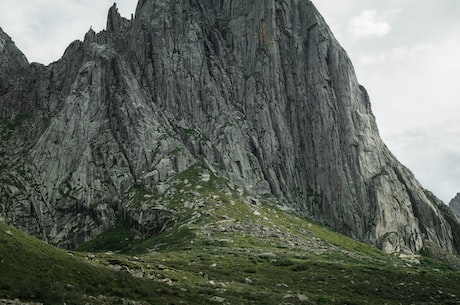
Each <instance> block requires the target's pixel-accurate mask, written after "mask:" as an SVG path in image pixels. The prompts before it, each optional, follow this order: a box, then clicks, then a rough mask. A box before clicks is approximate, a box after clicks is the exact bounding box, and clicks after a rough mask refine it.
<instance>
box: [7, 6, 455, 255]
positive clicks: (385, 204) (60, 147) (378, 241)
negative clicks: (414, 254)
mask: <svg viewBox="0 0 460 305" xmlns="http://www.w3.org/2000/svg"><path fill="white" fill-rule="evenodd" d="M7 52H10V53H11V54H12V55H11V56H13V55H14V54H16V53H17V51H15V50H14V49H11V48H10V49H9V51H7ZM27 69H28V70H27V72H25V73H22V76H21V78H20V79H13V80H11V79H9V80H10V81H11V82H12V83H13V85H12V86H9V88H8V89H7V90H5V92H4V93H3V94H2V95H1V97H0V116H1V118H2V123H1V124H2V126H0V127H2V128H1V130H2V135H1V136H2V139H3V141H2V145H1V150H0V153H1V154H2V162H3V164H2V165H0V168H1V169H2V170H1V171H0V179H1V181H2V184H1V185H0V196H1V202H2V205H1V208H2V210H1V215H2V217H3V218H4V219H5V220H6V221H7V222H8V223H11V224H14V225H16V226H18V227H21V228H23V229H25V230H27V231H28V232H31V233H33V234H35V235H38V236H41V237H42V238H44V239H47V240H50V241H51V242H53V243H56V244H59V245H60V246H63V247H74V246H76V245H79V244H81V243H82V242H84V241H86V240H88V239H90V238H92V237H94V236H95V235H96V234H98V233H100V232H102V231H103V230H105V229H107V228H108V227H110V225H111V224H112V223H113V222H114V221H115V219H116V217H117V215H123V217H124V218H125V220H126V221H128V222H129V223H130V224H131V225H132V226H134V227H136V228H137V229H138V230H139V231H141V232H142V233H143V234H146V235H148V234H152V233H154V232H158V231H161V230H162V229H164V227H165V226H166V225H167V224H168V219H169V218H171V215H169V214H168V213H167V211H166V212H165V211H164V210H162V209H152V208H151V207H149V206H141V207H135V206H134V207H133V206H131V205H130V201H129V193H130V191H132V190H133V189H134V190H137V191H138V193H139V194H141V195H142V194H147V195H148V194H153V195H155V194H162V193H163V191H164V184H163V183H164V181H166V180H167V179H168V178H170V177H172V176H174V175H175V174H178V173H181V172H183V171H185V170H186V169H188V168H189V167H190V166H191V165H192V164H195V163H196V162H197V161H199V162H201V163H202V164H204V166H205V167H206V168H207V169H208V171H209V172H210V173H218V174H220V175H222V176H225V177H227V178H228V179H230V180H231V181H232V182H233V183H234V184H235V185H237V186H239V187H241V188H242V189H244V190H245V191H247V192H249V193H251V194H255V195H264V194H273V195H275V196H278V197H279V198H280V200H282V201H283V202H284V205H286V206H289V207H291V208H293V209H295V210H296V211H297V213H299V214H301V215H304V216H308V217H312V218H314V219H315V220H317V221H319V222H322V223H325V224H328V225H330V226H331V227H334V228H336V229H338V230H340V231H341V232H344V233H346V234H347V235H349V236H351V237H354V238H356V239H359V240H363V241H367V242H370V243H372V244H374V245H377V246H379V247H381V248H382V249H384V250H385V251H387V252H393V251H401V250H406V249H410V250H412V251H420V250H421V249H422V248H423V247H424V243H425V241H429V242H430V244H434V245H436V246H437V247H441V248H444V249H445V250H447V251H449V252H452V253H456V252H459V251H460V240H459V238H460V236H459V235H456V234H455V233H456V232H460V225H459V223H458V221H457V220H456V219H455V217H454V216H453V214H452V212H451V211H450V210H448V209H447V208H445V207H444V206H443V203H442V202H440V201H439V200H438V199H436V198H435V197H434V196H433V195H432V194H431V193H429V192H427V191H426V190H424V189H423V188H422V186H421V185H420V184H419V183H418V182H417V181H416V180H415V178H414V176H413V175H412V173H411V172H410V171H409V170H408V169H406V168H405V167H404V166H402V165H401V164H400V163H399V162H398V161H397V160H396V158H395V157H394V156H393V155H392V154H391V153H390V152H389V150H388V149H387V148H386V146H385V145H384V143H383V142H382V141H381V139H380V137H379V135H378V130H377V127H376V124H375V119H374V116H373V114H372V110H371V106H370V102H369V97H368V95H367V93H366V91H365V89H364V88H363V87H362V86H360V85H359V84H358V81H357V79H356V76H355V73H354V70H353V66H352V64H351V62H350V60H349V58H348V57H347V55H346V53H345V51H344V50H343V49H342V48H341V47H340V45H339V44H338V42H337V41H336V40H335V38H334V36H333V34H332V33H331V31H330V30H329V28H328V26H327V24H326V23H325V21H324V20H323V18H322V17H321V15H320V14H319V13H318V11H317V10H316V8H315V7H314V6H313V4H312V3H311V2H310V1H307V0H286V1H279V0H257V1H241V0H238V1H229V0H222V1H211V0H180V1H174V2H172V1H166V0H158V1H142V0H141V1H139V3H138V7H137V9H136V16H135V18H134V19H132V20H127V19H124V18H122V17H121V16H120V15H119V14H118V12H117V9H116V6H113V7H112V8H111V9H110V11H109V15H108V21H107V30H106V31H102V32H101V33H97V34H96V33H94V32H93V31H92V30H90V31H89V32H88V33H87V34H86V36H85V39H84V41H83V42H80V41H76V42H74V43H72V44H71V45H70V46H69V48H68V49H67V50H66V52H65V54H64V56H63V58H62V59H61V60H59V61H58V62H56V63H54V64H52V65H50V66H48V67H45V66H42V65H38V64H33V65H30V66H28V68H27ZM7 76H8V75H7Z"/></svg>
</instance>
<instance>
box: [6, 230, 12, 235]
mask: <svg viewBox="0 0 460 305" xmlns="http://www.w3.org/2000/svg"><path fill="white" fill-rule="evenodd" d="M5 233H6V234H8V235H9V236H14V234H13V232H11V231H10V230H7V231H5Z"/></svg>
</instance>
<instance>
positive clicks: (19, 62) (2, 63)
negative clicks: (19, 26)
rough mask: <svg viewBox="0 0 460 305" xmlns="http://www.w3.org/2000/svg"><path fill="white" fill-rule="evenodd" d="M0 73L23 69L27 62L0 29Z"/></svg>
mask: <svg viewBox="0 0 460 305" xmlns="http://www.w3.org/2000/svg"><path fill="white" fill-rule="evenodd" d="M0 54H1V56H0V72H6V71H12V70H17V69H21V68H25V67H27V66H28V65H29V62H28V60H27V58H26V57H25V55H24V54H23V53H22V52H21V50H19V49H18V47H17V46H16V44H15V43H14V41H13V40H12V39H11V37H10V36H9V35H8V34H7V33H5V31H3V29H2V28H1V27H0Z"/></svg>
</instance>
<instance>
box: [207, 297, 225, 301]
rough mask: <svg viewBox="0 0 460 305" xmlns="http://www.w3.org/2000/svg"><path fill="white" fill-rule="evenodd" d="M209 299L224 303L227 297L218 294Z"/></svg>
mask: <svg viewBox="0 0 460 305" xmlns="http://www.w3.org/2000/svg"><path fill="white" fill-rule="evenodd" d="M209 300H210V301H211V302H214V303H223V302H225V301H226V299H225V298H223V297H217V296H215V297H212V298H211V299H209Z"/></svg>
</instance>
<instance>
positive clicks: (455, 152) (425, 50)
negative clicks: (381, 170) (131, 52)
mask: <svg viewBox="0 0 460 305" xmlns="http://www.w3.org/2000/svg"><path fill="white" fill-rule="evenodd" d="M113 1H114V0H97V1H94V0H66V1H62V0H27V1H17V0H0V27H2V28H3V30H4V31H5V32H6V33H8V34H9V35H10V36H11V37H12V38H13V40H14V41H15V42H16V44H17V45H18V47H19V48H20V49H21V50H22V51H23V52H24V54H25V55H26V56H27V58H28V59H29V61H31V62H32V61H36V62H40V63H44V64H48V63H50V62H52V61H55V60H57V59H59V57H60V56H61V55H62V54H63V52H64V50H65V48H66V47H67V46H68V45H69V44H70V42H72V41H73V40H75V39H82V38H83V36H84V34H85V33H86V32H87V31H88V29H89V28H90V27H92V28H93V29H94V30H95V31H99V30H101V29H103V28H104V27H105V21H106V15H107V10H108V8H109V7H110V6H111V5H112V4H113ZM313 2H314V3H315V4H316V6H317V7H318V9H319V10H320V12H321V13H322V14H323V15H324V17H325V19H326V21H327V22H328V23H329V25H330V26H331V28H332V30H333V32H334V33H335V35H336V37H337V39H338V40H339V42H340V43H341V44H342V45H343V47H344V48H345V49H346V50H347V52H348V54H349V55H350V57H351V59H352V61H353V63H354V65H355V68H356V72H357V75H358V79H359V81H360V82H361V84H362V85H364V86H365V87H366V88H367V89H368V91H369V94H370V96H371V101H372V105H373V111H374V114H375V115H376V117H377V122H378V125H379V129H380V133H381V136H382V138H383V139H384V141H385V142H386V143H387V145H388V146H389V147H390V149H391V150H392V151H393V153H394V154H395V155H396V156H397V157H398V158H399V160H400V161H402V162H403V163H404V164H405V165H406V166H408V167H409V168H410V169H411V170H412V171H413V172H414V174H415V175H416V177H417V178H418V179H419V180H420V181H421V182H422V184H423V185H424V186H425V187H426V188H428V189H430V190H431V191H433V192H434V193H435V194H436V195H437V196H438V197H440V198H441V199H442V200H444V201H445V202H448V201H449V200H450V199H451V198H453V197H454V195H455V194H456V193H457V192H460V120H459V115H460V1H459V0H436V1H435V0H385V1H381V0H335V1H334V0H313ZM136 4H137V0H118V1H117V5H118V7H119V10H120V13H121V14H122V15H123V16H125V17H129V16H130V15H131V13H133V12H134V10H135V7H136Z"/></svg>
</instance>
